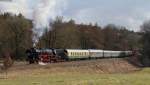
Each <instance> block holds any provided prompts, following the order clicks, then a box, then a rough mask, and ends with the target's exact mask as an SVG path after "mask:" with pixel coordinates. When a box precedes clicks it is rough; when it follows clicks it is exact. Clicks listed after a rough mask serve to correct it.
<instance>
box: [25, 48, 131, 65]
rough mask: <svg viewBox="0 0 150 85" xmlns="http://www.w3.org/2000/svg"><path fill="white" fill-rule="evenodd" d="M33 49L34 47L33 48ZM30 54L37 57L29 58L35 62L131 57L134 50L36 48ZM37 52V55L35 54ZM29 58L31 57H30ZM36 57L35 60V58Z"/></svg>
mask: <svg viewBox="0 0 150 85" xmlns="http://www.w3.org/2000/svg"><path fill="white" fill-rule="evenodd" d="M32 50H33V49H32ZM34 50H35V52H34V53H32V52H30V53H29V54H31V55H30V56H34V57H36V58H33V57H32V59H28V60H29V62H30V60H31V61H32V62H33V61H35V60H37V59H38V61H40V62H46V63H48V62H61V61H68V60H81V59H100V58H119V57H129V56H131V55H132V51H110V50H100V49H34ZM35 53H36V56H35V55H34V54H35ZM28 58H29V57H28ZM34 59H35V60H34Z"/></svg>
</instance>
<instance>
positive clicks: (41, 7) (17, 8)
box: [0, 0, 67, 36]
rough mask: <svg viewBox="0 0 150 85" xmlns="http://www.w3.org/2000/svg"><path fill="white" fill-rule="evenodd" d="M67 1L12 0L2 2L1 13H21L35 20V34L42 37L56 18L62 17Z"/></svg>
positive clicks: (0, 5) (0, 4)
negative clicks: (45, 29)
mask: <svg viewBox="0 0 150 85" xmlns="http://www.w3.org/2000/svg"><path fill="white" fill-rule="evenodd" d="M66 2H67V0H12V1H0V13H6V12H9V13H12V14H16V15H18V14H19V13H21V14H22V15H24V16H25V17H26V18H28V19H31V20H33V24H34V32H35V33H38V35H39V36H41V35H42V33H43V30H44V28H46V27H47V28H48V27H49V23H50V21H51V20H53V19H54V18H55V17H56V16H62V12H63V10H65V8H66Z"/></svg>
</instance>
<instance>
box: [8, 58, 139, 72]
mask: <svg viewBox="0 0 150 85" xmlns="http://www.w3.org/2000/svg"><path fill="white" fill-rule="evenodd" d="M39 69H40V70H48V71H49V72H52V73H53V72H87V73H93V72H95V73H128V72H133V71H137V70H140V68H139V67H137V66H135V65H133V64H131V63H130V62H128V60H127V59H124V58H114V59H99V60H84V61H70V62H60V63H50V64H47V65H45V66H41V65H36V64H34V65H29V64H26V63H21V62H20V63H18V62H17V63H15V64H14V65H13V66H12V67H11V68H10V69H9V70H10V71H30V70H31V71H32V70H39Z"/></svg>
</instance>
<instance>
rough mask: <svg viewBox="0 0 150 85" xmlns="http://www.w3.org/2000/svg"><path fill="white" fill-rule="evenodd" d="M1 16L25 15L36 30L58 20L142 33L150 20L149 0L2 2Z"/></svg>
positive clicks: (0, 4) (0, 5)
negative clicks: (145, 24)
mask: <svg viewBox="0 0 150 85" xmlns="http://www.w3.org/2000/svg"><path fill="white" fill-rule="evenodd" d="M0 11H1V12H11V13H15V14H18V13H22V14H23V15H24V16H25V17H26V18H29V19H33V21H34V24H35V25H36V28H42V27H45V26H48V24H49V21H51V20H53V19H54V18H55V17H56V16H64V19H65V20H69V19H71V18H73V19H75V20H76V22H77V23H89V22H92V23H96V22H97V23H98V24H99V25H100V26H105V25H107V24H116V25H123V26H126V27H127V28H128V29H130V30H135V31H137V30H139V29H140V25H141V24H142V23H143V22H144V21H145V20H149V19H150V0H13V1H12V2H8V1H7V2H4V1H3V2H0Z"/></svg>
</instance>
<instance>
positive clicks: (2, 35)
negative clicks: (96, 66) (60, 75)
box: [0, 13, 150, 65]
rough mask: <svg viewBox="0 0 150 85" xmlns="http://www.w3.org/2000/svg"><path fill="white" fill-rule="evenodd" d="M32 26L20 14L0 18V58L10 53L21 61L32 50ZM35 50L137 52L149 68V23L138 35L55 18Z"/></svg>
mask: <svg viewBox="0 0 150 85" xmlns="http://www.w3.org/2000/svg"><path fill="white" fill-rule="evenodd" d="M33 36H35V35H34V34H33V24H32V21H31V20H28V19H26V18H25V17H24V16H22V15H21V14H19V15H12V14H9V13H5V14H1V15H0V55H2V53H3V51H10V52H11V53H12V54H13V56H14V59H25V58H26V55H25V50H26V49H27V48H31V47H33V44H34V43H33ZM36 47H37V48H69V49H104V50H133V49H138V50H140V52H141V54H142V57H141V59H140V60H141V62H142V63H143V64H146V65H150V21H146V22H144V23H143V25H142V26H141V31H140V32H134V31H131V30H128V29H127V28H126V27H124V26H117V25H115V24H108V25H106V26H105V27H101V26H99V25H98V24H97V23H95V24H92V23H89V24H82V23H81V24H77V23H76V22H75V21H74V20H73V19H71V20H69V21H64V20H63V18H62V17H57V18H56V19H55V20H54V21H53V22H51V23H50V26H49V28H46V29H45V30H44V33H43V35H42V36H41V37H39V39H38V43H36Z"/></svg>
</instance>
